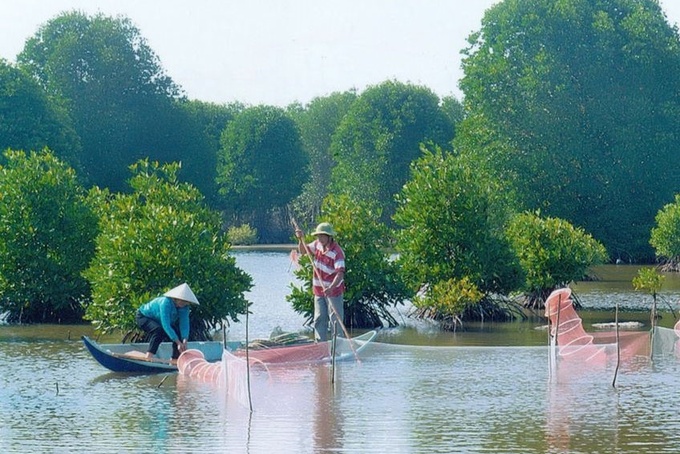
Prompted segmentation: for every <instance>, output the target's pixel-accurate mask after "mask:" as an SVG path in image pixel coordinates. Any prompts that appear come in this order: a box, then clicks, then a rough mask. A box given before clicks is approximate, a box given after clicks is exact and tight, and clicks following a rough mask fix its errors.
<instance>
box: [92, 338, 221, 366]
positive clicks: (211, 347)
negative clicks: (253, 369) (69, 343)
mask: <svg viewBox="0 0 680 454" xmlns="http://www.w3.org/2000/svg"><path fill="white" fill-rule="evenodd" d="M82 339H83V343H84V344H85V347H86V348H87V350H88V351H89V352H90V354H91V355H92V357H93V358H94V359H95V360H97V362H98V363H99V364H101V365H102V366H104V367H105V368H107V369H109V370H111V371H113V372H134V373H147V374H149V373H163V372H177V366H176V365H174V364H170V358H171V356H172V344H171V343H169V342H164V343H162V344H161V346H160V347H159V348H158V352H157V355H156V356H157V358H158V360H157V361H148V360H145V359H142V356H143V353H144V352H146V350H147V347H148V345H149V344H147V343H132V344H99V343H97V342H95V341H94V340H92V339H90V338H89V337H87V336H83V338H82ZM188 348H190V349H195V350H200V351H201V352H203V354H204V355H205V358H206V359H207V360H208V361H218V360H220V359H221V358H222V350H223V347H222V343H221V342H189V345H188ZM133 354H134V355H136V356H138V357H137V358H135V357H132V356H128V355H133Z"/></svg>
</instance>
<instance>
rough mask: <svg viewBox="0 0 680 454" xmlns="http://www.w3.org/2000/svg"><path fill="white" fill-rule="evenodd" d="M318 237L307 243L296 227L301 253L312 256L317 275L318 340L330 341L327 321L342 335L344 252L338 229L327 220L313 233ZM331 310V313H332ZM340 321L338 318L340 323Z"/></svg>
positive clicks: (316, 323)
mask: <svg viewBox="0 0 680 454" xmlns="http://www.w3.org/2000/svg"><path fill="white" fill-rule="evenodd" d="M312 235H314V236H315V237H316V239H315V240H314V241H312V242H311V243H309V244H305V243H304V233H303V232H302V230H300V229H297V230H296V231H295V236H297V238H298V241H299V244H298V251H299V252H300V253H301V254H310V255H312V256H313V257H312V260H313V265H314V266H313V268H314V277H313V279H312V291H313V293H314V336H315V338H316V340H317V341H326V340H328V328H329V324H328V321H329V319H330V322H331V327H332V328H333V330H334V332H335V333H337V334H338V335H339V336H342V330H341V329H339V328H340V327H341V326H343V325H342V321H343V317H344V313H345V311H344V307H343V304H344V303H343V296H344V292H345V280H344V277H345V253H344V252H343V250H342V248H341V247H340V245H339V244H338V243H337V242H336V241H335V238H334V237H335V231H334V230H333V226H332V225H331V224H329V223H328V222H322V223H321V224H319V225H318V226H317V227H316V230H315V231H313V232H312ZM329 312H330V313H329ZM337 321H339V322H340V323H339V325H340V326H338V323H337Z"/></svg>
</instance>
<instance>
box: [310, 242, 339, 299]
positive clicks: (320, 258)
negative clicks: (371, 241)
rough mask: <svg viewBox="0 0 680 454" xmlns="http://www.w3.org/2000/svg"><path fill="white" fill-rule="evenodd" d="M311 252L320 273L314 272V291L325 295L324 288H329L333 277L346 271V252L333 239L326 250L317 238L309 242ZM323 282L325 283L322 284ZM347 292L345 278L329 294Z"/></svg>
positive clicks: (316, 294) (335, 294) (332, 295)
mask: <svg viewBox="0 0 680 454" xmlns="http://www.w3.org/2000/svg"><path fill="white" fill-rule="evenodd" d="M308 246H309V250H310V252H312V254H314V266H315V267H316V269H317V271H318V274H319V275H320V277H321V280H319V276H318V275H317V273H316V272H315V273H314V279H313V280H312V291H313V292H314V295H315V296H325V295H324V293H323V289H324V287H325V288H329V287H330V286H331V283H332V282H333V279H335V276H336V274H338V273H339V272H343V273H344V272H345V253H344V252H343V251H342V248H341V247H340V245H339V244H338V243H336V242H335V241H333V242H332V243H331V244H330V245H329V248H328V250H326V251H324V250H323V246H322V245H321V243H320V242H319V240H315V241H313V242H311V243H309V244H308ZM322 282H323V285H321V284H322ZM344 292H345V281H344V279H343V280H342V281H341V282H340V283H339V284H338V286H337V287H335V288H334V289H333V290H331V292H330V293H329V294H328V296H331V297H334V296H340V295H342V294H343V293H344Z"/></svg>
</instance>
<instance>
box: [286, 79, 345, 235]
mask: <svg viewBox="0 0 680 454" xmlns="http://www.w3.org/2000/svg"><path fill="white" fill-rule="evenodd" d="M356 99H357V94H356V92H355V91H346V92H342V93H332V94H330V95H329V96H324V97H321V98H314V99H313V100H312V101H311V102H310V103H309V104H308V105H307V106H306V107H305V108H304V109H300V110H299V111H294V112H293V113H291V115H292V116H293V119H294V120H295V123H296V124H297V125H298V127H299V128H300V136H301V138H302V145H303V147H304V150H305V153H306V154H307V156H308V157H309V169H310V170H309V180H308V181H307V182H306V183H305V184H304V186H303V188H302V194H300V196H298V197H297V198H296V199H295V201H294V204H293V205H294V209H295V211H296V214H298V215H299V217H301V219H300V221H307V222H311V221H312V220H313V219H316V218H318V217H319V215H320V213H321V203H322V202H323V200H324V199H325V198H326V195H328V192H329V186H330V183H331V171H332V170H333V167H334V166H335V161H334V159H333V156H332V154H331V141H332V137H333V134H334V133H335V130H336V129H337V128H338V125H339V124H340V122H341V121H342V119H343V118H344V117H345V114H346V113H347V111H348V110H349V108H350V106H351V105H352V104H353V103H354V101H355V100H356Z"/></svg>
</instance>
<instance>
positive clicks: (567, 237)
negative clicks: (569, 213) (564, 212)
mask: <svg viewBox="0 0 680 454" xmlns="http://www.w3.org/2000/svg"><path fill="white" fill-rule="evenodd" d="M507 235H508V238H509V239H510V243H511V244H512V248H513V250H514V251H515V254H517V257H519V262H520V264H521V266H522V269H523V270H524V273H525V275H526V280H525V284H524V291H525V292H526V293H528V294H529V295H534V296H536V297H535V298H533V297H530V304H529V305H531V306H536V305H539V306H540V305H542V304H543V301H544V300H545V298H544V297H547V296H548V294H549V293H550V292H551V291H552V290H554V289H555V288H557V287H563V286H566V285H567V284H568V283H569V282H571V281H575V280H580V279H583V277H585V275H586V272H587V270H588V268H589V267H591V266H593V265H598V264H602V263H604V262H606V261H607V260H608V257H607V251H606V249H605V248H604V246H603V245H602V244H600V243H599V242H598V241H597V240H595V239H594V238H593V237H592V236H591V235H589V234H588V233H586V232H585V231H584V230H583V229H581V228H577V227H574V226H573V225H571V224H570V223H569V222H567V221H565V220H563V219H558V218H552V217H546V218H542V217H541V216H540V214H539V213H529V212H526V213H522V214H518V215H516V216H515V217H514V218H513V219H512V221H511V222H510V224H509V226H508V228H507Z"/></svg>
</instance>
